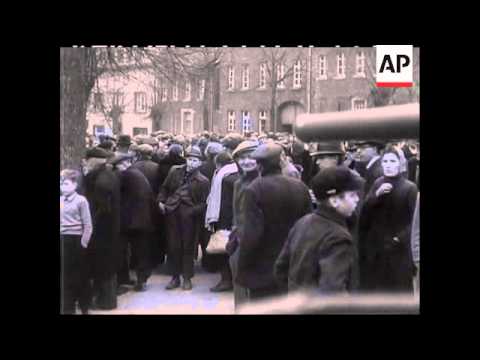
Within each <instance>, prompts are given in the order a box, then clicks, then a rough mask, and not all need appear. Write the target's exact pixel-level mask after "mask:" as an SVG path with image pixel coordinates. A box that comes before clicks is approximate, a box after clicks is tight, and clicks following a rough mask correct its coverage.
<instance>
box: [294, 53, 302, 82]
mask: <svg viewBox="0 0 480 360" xmlns="http://www.w3.org/2000/svg"><path fill="white" fill-rule="evenodd" d="M301 88H302V61H301V60H300V59H299V60H297V61H296V62H295V64H293V82H292V89H301Z"/></svg>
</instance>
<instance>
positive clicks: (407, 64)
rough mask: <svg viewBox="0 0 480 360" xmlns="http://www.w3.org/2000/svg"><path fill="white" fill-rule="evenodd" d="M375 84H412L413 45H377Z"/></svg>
mask: <svg viewBox="0 0 480 360" xmlns="http://www.w3.org/2000/svg"><path fill="white" fill-rule="evenodd" d="M376 49H377V86H378V87H412V86H413V45H377V46H376Z"/></svg>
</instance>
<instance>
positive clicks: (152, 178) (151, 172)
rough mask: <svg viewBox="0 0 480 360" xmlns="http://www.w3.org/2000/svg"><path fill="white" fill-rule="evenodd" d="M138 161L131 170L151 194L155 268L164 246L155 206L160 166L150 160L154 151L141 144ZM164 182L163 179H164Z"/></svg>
mask: <svg viewBox="0 0 480 360" xmlns="http://www.w3.org/2000/svg"><path fill="white" fill-rule="evenodd" d="M138 153H139V156H140V158H139V160H138V161H136V162H135V163H133V165H132V168H135V169H138V170H139V171H140V172H141V173H142V174H143V175H144V176H145V177H146V178H147V180H148V182H149V184H150V187H151V189H152V192H153V199H152V208H153V213H152V217H153V224H154V231H153V232H151V237H152V238H151V240H150V241H149V243H150V245H151V246H152V248H151V252H150V253H151V265H152V267H153V268H154V267H156V266H157V265H159V264H162V263H163V261H164V258H165V252H166V248H165V247H166V244H165V241H164V239H165V236H164V234H163V232H164V225H163V221H162V215H161V214H160V210H159V209H158V206H156V203H155V199H156V198H157V196H158V191H159V190H160V186H161V185H162V184H161V183H160V166H159V165H158V164H157V163H156V162H154V161H153V160H152V155H153V153H154V149H153V147H152V146H151V145H149V144H142V145H140V146H139V147H138ZM164 180H165V179H164Z"/></svg>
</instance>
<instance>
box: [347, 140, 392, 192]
mask: <svg viewBox="0 0 480 360" xmlns="http://www.w3.org/2000/svg"><path fill="white" fill-rule="evenodd" d="M356 145H357V153H358V161H357V162H356V168H355V170H356V171H357V172H358V173H359V174H360V176H362V177H363V178H364V179H365V187H364V193H365V194H368V192H369V191H370V188H371V187H372V185H373V183H374V182H375V180H377V179H378V178H379V177H380V176H383V168H382V165H381V163H380V156H381V155H382V151H383V149H384V148H385V145H386V143H385V142H384V141H382V140H364V141H357V143H356Z"/></svg>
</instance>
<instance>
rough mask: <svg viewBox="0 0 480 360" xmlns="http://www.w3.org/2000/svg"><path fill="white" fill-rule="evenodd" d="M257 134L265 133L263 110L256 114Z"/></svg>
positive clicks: (265, 121) (265, 119) (264, 112)
mask: <svg viewBox="0 0 480 360" xmlns="http://www.w3.org/2000/svg"><path fill="white" fill-rule="evenodd" d="M258 132H259V133H266V132H267V112H266V111H264V110H261V111H259V112H258Z"/></svg>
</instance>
